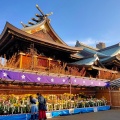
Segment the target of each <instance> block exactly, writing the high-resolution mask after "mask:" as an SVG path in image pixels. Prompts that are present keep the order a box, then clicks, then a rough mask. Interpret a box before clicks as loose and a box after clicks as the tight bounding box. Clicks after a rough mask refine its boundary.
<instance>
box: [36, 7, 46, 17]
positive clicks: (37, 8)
mask: <svg viewBox="0 0 120 120" xmlns="http://www.w3.org/2000/svg"><path fill="white" fill-rule="evenodd" d="M36 8H37V9H38V10H39V11H40V13H41V14H42V15H43V16H45V15H44V13H43V12H42V10H41V9H40V8H39V6H38V5H36Z"/></svg>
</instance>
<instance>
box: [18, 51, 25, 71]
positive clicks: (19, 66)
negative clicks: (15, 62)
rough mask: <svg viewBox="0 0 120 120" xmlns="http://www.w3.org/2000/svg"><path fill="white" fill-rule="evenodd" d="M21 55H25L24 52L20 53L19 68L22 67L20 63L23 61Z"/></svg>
mask: <svg viewBox="0 0 120 120" xmlns="http://www.w3.org/2000/svg"><path fill="white" fill-rule="evenodd" d="M23 55H25V54H24V53H20V66H19V67H20V69H22V67H23V66H22V63H23V58H22V56H23Z"/></svg>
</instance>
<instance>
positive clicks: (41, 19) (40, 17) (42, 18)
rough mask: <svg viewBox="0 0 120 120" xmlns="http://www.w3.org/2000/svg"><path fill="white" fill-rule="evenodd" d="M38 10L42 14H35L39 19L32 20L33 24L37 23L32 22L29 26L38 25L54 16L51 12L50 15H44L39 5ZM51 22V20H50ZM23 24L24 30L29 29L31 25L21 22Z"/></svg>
mask: <svg viewBox="0 0 120 120" xmlns="http://www.w3.org/2000/svg"><path fill="white" fill-rule="evenodd" d="M36 8H37V9H38V10H39V12H40V13H41V14H35V16H36V17H37V18H38V19H36V18H32V20H33V22H35V23H33V22H31V21H28V24H30V25H35V24H37V23H39V22H41V21H43V20H45V19H46V18H47V17H48V16H50V15H52V14H53V12H50V13H48V14H44V13H43V11H42V10H41V9H40V7H39V6H38V5H37V4H36ZM49 21H50V20H49ZM21 24H22V26H23V27H24V28H26V27H29V25H26V24H24V23H23V22H21Z"/></svg>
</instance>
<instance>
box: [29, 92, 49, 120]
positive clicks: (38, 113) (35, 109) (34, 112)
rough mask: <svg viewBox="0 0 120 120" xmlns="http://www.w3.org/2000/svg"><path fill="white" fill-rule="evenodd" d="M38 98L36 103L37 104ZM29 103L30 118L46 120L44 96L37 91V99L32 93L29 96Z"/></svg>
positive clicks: (32, 119)
mask: <svg viewBox="0 0 120 120" xmlns="http://www.w3.org/2000/svg"><path fill="white" fill-rule="evenodd" d="M37 100H38V105H37ZM30 104H31V108H30V111H31V119H30V120H46V119H47V117H46V111H47V108H46V100H45V98H44V97H43V96H42V95H41V94H39V93H37V99H36V98H34V97H33V96H32V95H31V96H30Z"/></svg>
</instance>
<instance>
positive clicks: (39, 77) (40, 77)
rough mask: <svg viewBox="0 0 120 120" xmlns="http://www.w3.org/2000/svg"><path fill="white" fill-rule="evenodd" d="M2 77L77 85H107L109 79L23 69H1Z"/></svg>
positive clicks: (25, 81) (14, 79)
mask: <svg viewBox="0 0 120 120" xmlns="http://www.w3.org/2000/svg"><path fill="white" fill-rule="evenodd" d="M0 78H1V79H2V80H4V81H6V82H7V81H8V82H11V83H13V82H17V83H19V82H20V83H21V82H23V83H36V84H49V85H70V83H71V85H73V86H74V85H75V86H92V87H94V86H99V87H102V86H106V85H107V82H108V80H104V79H94V78H93V79H91V78H87V77H76V76H66V75H63V76H62V75H59V76H58V75H56V74H49V75H46V74H42V73H41V74H36V73H30V72H25V71H24V72H23V71H16V70H15V71H13V70H12V71H11V70H5V69H2V70H0Z"/></svg>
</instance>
